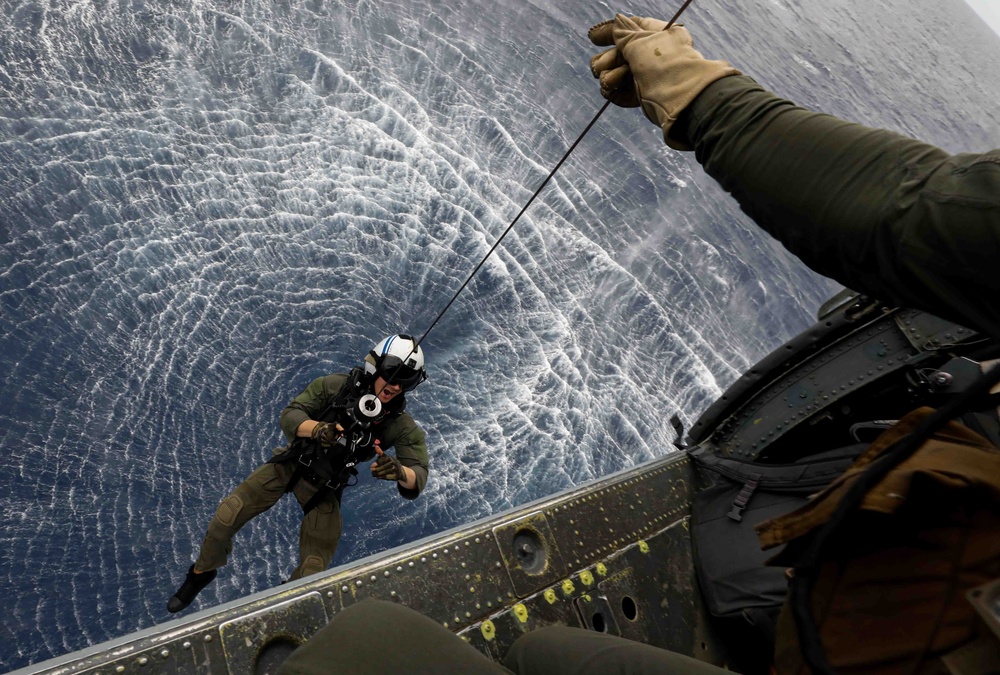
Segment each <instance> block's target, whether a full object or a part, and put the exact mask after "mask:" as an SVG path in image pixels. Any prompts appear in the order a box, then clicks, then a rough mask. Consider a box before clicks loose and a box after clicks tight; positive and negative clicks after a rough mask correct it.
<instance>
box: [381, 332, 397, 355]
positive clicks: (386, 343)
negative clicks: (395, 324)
mask: <svg viewBox="0 0 1000 675" xmlns="http://www.w3.org/2000/svg"><path fill="white" fill-rule="evenodd" d="M395 339H396V336H395V335H393V336H391V337H390V338H389V339H388V340H386V341H385V346H384V347H382V356H385V355H386V353H387V352H388V351H389V345H391V344H392V343H393V341H394V340H395Z"/></svg>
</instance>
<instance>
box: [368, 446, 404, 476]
mask: <svg viewBox="0 0 1000 675" xmlns="http://www.w3.org/2000/svg"><path fill="white" fill-rule="evenodd" d="M375 452H376V453H378V459H376V460H375V461H374V462H372V467H371V468H372V475H373V476H375V477H376V478H381V479H382V480H392V481H401V480H406V472H405V471H404V470H403V465H402V464H401V463H400V461H399V460H398V459H396V458H395V457H393V456H392V455H387V454H385V453H384V452H382V448H380V447H378V446H377V445H376V446H375Z"/></svg>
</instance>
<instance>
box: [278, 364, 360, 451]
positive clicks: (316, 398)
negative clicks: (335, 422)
mask: <svg viewBox="0 0 1000 675" xmlns="http://www.w3.org/2000/svg"><path fill="white" fill-rule="evenodd" d="M344 380H345V376H344V375H339V374H338V375H326V376H324V377H318V378H316V379H315V380H313V381H312V382H310V383H309V386H308V387H306V388H305V389H303V390H302V393H300V394H299V395H298V396H296V397H295V398H294V399H292V402H291V403H289V404H288V405H287V406H285V409H284V410H282V411H281V415H280V416H279V418H278V423H279V424H280V425H281V431H282V432H284V434H285V437H286V438H287V439H288V440H289V441H292V440H294V439H295V430H296V429H298V428H299V425H300V424H302V423H303V422H305V421H306V420H313V419H319V416H320V415H322V414H323V412H324V411H325V410H326V409H327V407H328V406H329V405H330V403H331V402H332V401H333V399H334V398H335V397H336V396H337V393H338V392H339V391H340V388H341V386H343V384H344Z"/></svg>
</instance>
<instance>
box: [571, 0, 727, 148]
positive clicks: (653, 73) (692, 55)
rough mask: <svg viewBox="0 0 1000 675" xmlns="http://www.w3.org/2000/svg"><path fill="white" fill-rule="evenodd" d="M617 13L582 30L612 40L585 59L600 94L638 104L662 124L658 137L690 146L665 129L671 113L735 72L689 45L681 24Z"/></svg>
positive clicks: (671, 119) (620, 102)
mask: <svg viewBox="0 0 1000 675" xmlns="http://www.w3.org/2000/svg"><path fill="white" fill-rule="evenodd" d="M666 27H667V24H666V22H665V21H660V20H658V19H647V18H643V17H627V16H622V15H621V14H618V15H616V16H615V18H614V19H612V20H611V21H605V22H604V23H599V24H597V25H596V26H594V27H593V28H591V29H590V31H588V33H587V35H588V36H589V37H590V41H591V42H593V43H594V44H595V45H598V46H600V47H605V46H608V45H614V46H613V47H612V48H611V49H608V50H606V51H603V52H601V53H600V54H598V55H596V56H594V57H593V58H591V59H590V71H591V72H592V73H593V74H594V77H597V78H600V80H601V96H603V97H604V98H606V99H608V100H610V101H611V102H612V103H615V104H616V105H620V106H622V107H624V108H634V107H636V106H639V107H641V108H642V112H643V113H644V114H645V115H646V118H647V119H649V121H650V122H652V123H653V124H657V125H659V126H660V127H661V128H662V129H663V140H664V142H665V143H666V144H667V145H669V146H670V147H671V148H674V149H675V150H693V149H694V148H693V147H692V146H691V144H690V143H689V142H688V140H687V139H686V138H679V137H678V136H677V135H676V134H671V133H670V129H671V127H672V126H673V124H674V122H676V121H677V117H678V116H679V115H680V114H681V112H683V110H684V109H685V108H687V107H688V105H690V104H691V101H693V100H694V99H695V98H696V97H697V96H698V94H700V93H701V92H702V90H703V89H704V88H705V87H707V86H708V85H710V84H711V83H713V82H715V81H716V80H718V79H721V78H723V77H726V76H728V75H739V74H740V71H738V70H736V69H735V68H733V67H732V66H730V65H729V64H728V63H726V62H725V61H708V60H707V59H705V57H703V56H702V55H701V53H700V52H698V51H697V50H695V48H694V40H692V39H691V34H690V33H688V31H687V29H686V28H684V27H683V26H681V25H678V24H674V25H673V26H671V27H670V30H666V31H665V30H663V29H664V28H666Z"/></svg>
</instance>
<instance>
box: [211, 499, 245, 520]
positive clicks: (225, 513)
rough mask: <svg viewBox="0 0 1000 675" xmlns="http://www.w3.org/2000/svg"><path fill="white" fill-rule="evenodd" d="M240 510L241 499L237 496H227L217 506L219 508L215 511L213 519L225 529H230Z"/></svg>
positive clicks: (241, 505) (241, 507)
mask: <svg viewBox="0 0 1000 675" xmlns="http://www.w3.org/2000/svg"><path fill="white" fill-rule="evenodd" d="M242 509H243V499H242V498H241V497H240V496H239V495H229V496H228V497H226V498H225V499H223V500H222V503H221V504H219V508H218V509H216V511H215V517H216V518H218V519H219V522H220V523H222V524H223V525H225V526H226V527H231V526H232V524H233V523H235V522H236V516H238V515H239V514H240V511H241V510H242Z"/></svg>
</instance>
